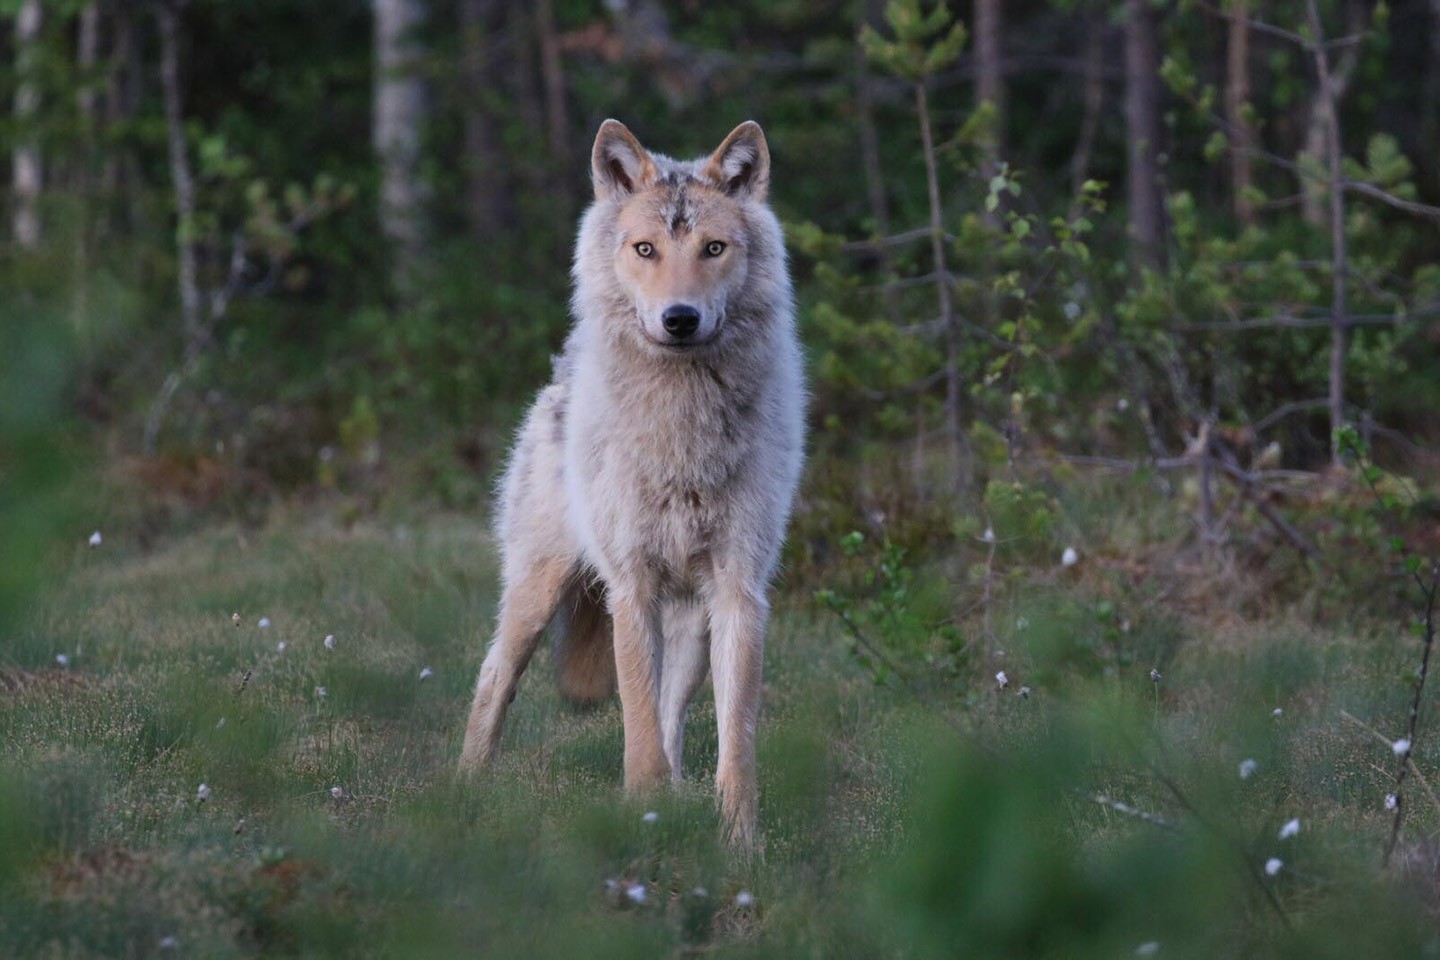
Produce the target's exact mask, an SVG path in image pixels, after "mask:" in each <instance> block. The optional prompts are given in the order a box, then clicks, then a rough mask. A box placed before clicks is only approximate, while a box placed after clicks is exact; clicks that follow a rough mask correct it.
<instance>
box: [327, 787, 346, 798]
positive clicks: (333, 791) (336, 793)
mask: <svg viewBox="0 0 1440 960" xmlns="http://www.w3.org/2000/svg"><path fill="white" fill-rule="evenodd" d="M330 796H332V797H334V798H335V799H336V800H344V799H345V791H344V790H342V789H341V788H340V785H339V784H336V785H335V786H333V787H331V788H330Z"/></svg>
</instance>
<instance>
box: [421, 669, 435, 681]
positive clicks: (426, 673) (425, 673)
mask: <svg viewBox="0 0 1440 960" xmlns="http://www.w3.org/2000/svg"><path fill="white" fill-rule="evenodd" d="M433 676H435V671H434V670H431V669H430V668H429V667H421V668H420V679H421V680H429V679H430V678H431V677H433Z"/></svg>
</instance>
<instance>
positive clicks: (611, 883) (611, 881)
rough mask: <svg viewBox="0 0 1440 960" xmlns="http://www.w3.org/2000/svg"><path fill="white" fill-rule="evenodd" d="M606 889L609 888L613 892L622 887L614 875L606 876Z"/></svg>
mask: <svg viewBox="0 0 1440 960" xmlns="http://www.w3.org/2000/svg"><path fill="white" fill-rule="evenodd" d="M605 889H606V890H609V891H610V892H611V893H614V892H615V891H616V890H619V889H620V881H619V880H616V879H615V878H614V877H606V878H605Z"/></svg>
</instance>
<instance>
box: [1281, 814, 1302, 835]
mask: <svg viewBox="0 0 1440 960" xmlns="http://www.w3.org/2000/svg"><path fill="white" fill-rule="evenodd" d="M1299 832H1300V818H1299V817H1296V818H1294V819H1293V820H1287V821H1285V826H1283V827H1281V828H1280V839H1281V840H1289V839H1290V838H1291V837H1293V836H1295V835H1297V834H1298V833H1299Z"/></svg>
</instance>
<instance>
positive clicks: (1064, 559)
mask: <svg viewBox="0 0 1440 960" xmlns="http://www.w3.org/2000/svg"><path fill="white" fill-rule="evenodd" d="M1079 562H1080V554H1079V553H1078V552H1077V551H1076V550H1075V548H1074V547H1066V548H1065V552H1064V553H1062V554H1060V566H1062V567H1073V566H1075V564H1077V563H1079Z"/></svg>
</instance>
